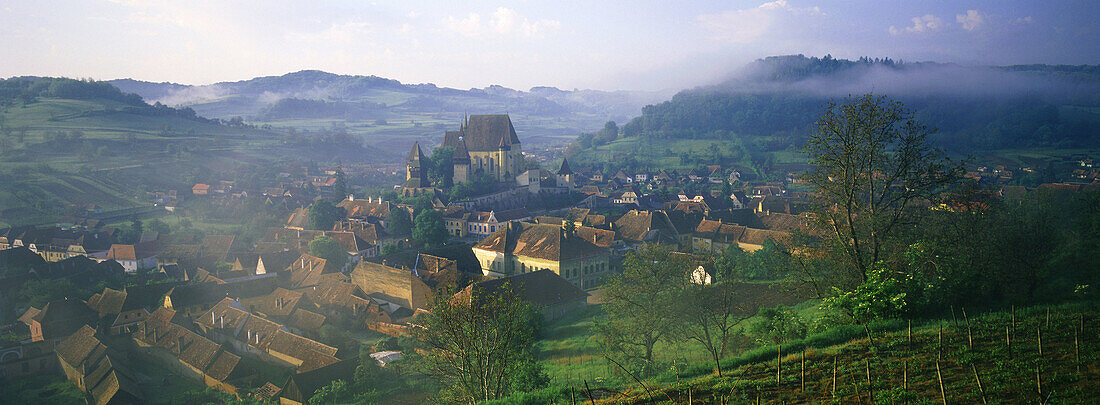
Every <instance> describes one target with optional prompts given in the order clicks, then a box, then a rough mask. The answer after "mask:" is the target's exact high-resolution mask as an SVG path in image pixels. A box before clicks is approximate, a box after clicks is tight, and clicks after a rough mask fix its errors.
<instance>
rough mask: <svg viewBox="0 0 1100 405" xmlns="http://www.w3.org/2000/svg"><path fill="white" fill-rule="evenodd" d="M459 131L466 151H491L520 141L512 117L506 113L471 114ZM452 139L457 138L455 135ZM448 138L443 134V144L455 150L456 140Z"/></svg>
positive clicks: (456, 148)
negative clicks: (450, 141) (452, 140)
mask: <svg viewBox="0 0 1100 405" xmlns="http://www.w3.org/2000/svg"><path fill="white" fill-rule="evenodd" d="M461 133H462V138H463V140H464V141H465V144H466V148H467V150H468V151H474V152H491V151H496V150H500V148H501V147H511V146H512V145H518V144H519V143H520V142H519V136H517V135H516V128H515V127H514V126H512V119H511V118H509V117H508V115H507V114H495V115H471V116H470V117H469V122H468V123H467V124H466V126H465V127H464V128H463V129H462V131H461ZM453 139H454V141H457V140H458V138H457V137H454V138H453ZM449 140H450V138H448V137H447V136H444V144H443V145H444V146H451V147H454V148H455V150H456V151H457V150H458V147H457V142H455V143H447V141H449Z"/></svg>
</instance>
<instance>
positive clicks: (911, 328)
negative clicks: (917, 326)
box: [909, 319, 913, 344]
mask: <svg viewBox="0 0 1100 405" xmlns="http://www.w3.org/2000/svg"><path fill="white" fill-rule="evenodd" d="M909 344H913V320H912V319H910V320H909Z"/></svg>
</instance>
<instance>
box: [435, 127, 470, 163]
mask: <svg viewBox="0 0 1100 405" xmlns="http://www.w3.org/2000/svg"><path fill="white" fill-rule="evenodd" d="M442 146H450V147H452V148H454V150H455V151H454V154H453V155H451V161H452V162H454V163H456V164H463V163H465V164H469V163H470V150H469V148H467V146H466V138H465V137H464V136H463V135H462V131H447V132H446V133H444V134H443V145H442Z"/></svg>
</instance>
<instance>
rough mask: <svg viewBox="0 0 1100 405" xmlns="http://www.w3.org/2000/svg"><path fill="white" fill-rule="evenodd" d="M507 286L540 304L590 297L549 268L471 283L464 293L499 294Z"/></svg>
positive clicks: (520, 296)
mask: <svg viewBox="0 0 1100 405" xmlns="http://www.w3.org/2000/svg"><path fill="white" fill-rule="evenodd" d="M506 286H507V287H508V288H511V290H512V291H513V292H515V293H516V295H517V296H519V298H521V299H523V300H525V301H528V302H531V303H533V304H535V305H538V306H551V305H555V304H560V303H563V302H569V301H573V300H578V299H585V298H586V297H588V293H586V292H584V290H582V289H580V288H578V287H577V286H575V285H573V283H570V282H569V281H568V280H566V279H564V278H562V277H561V276H559V275H558V274H557V273H554V272H553V271H552V270H549V269H543V270H539V271H534V272H530V273H523V274H517V275H514V276H509V277H502V278H498V279H494V280H488V281H482V282H480V283H476V284H471V285H470V286H469V287H466V290H464V291H463V293H465V294H466V295H467V296H468V295H469V294H470V293H471V292H472V291H477V292H478V294H487V295H498V294H500V293H501V292H502V291H503V290H504V289H505V287H506ZM460 294H461V293H460Z"/></svg>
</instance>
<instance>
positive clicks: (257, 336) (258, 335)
mask: <svg viewBox="0 0 1100 405" xmlns="http://www.w3.org/2000/svg"><path fill="white" fill-rule="evenodd" d="M256 344H260V334H259V333H257V334H256Z"/></svg>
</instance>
